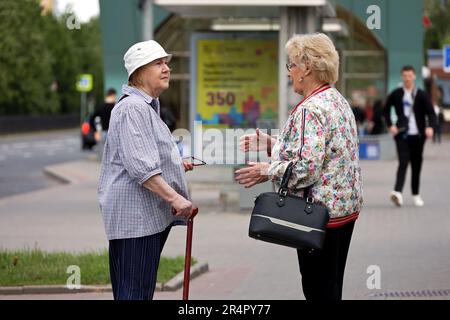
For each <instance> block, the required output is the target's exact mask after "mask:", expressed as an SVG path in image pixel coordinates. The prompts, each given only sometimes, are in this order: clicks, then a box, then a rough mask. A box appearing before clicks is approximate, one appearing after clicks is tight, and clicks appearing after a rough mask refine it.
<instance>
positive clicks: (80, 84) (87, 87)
mask: <svg viewBox="0 0 450 320" xmlns="http://www.w3.org/2000/svg"><path fill="white" fill-rule="evenodd" d="M93 82H94V81H93V77H92V74H89V73H83V74H80V75H78V81H77V91H79V92H89V91H91V90H92V85H93Z"/></svg>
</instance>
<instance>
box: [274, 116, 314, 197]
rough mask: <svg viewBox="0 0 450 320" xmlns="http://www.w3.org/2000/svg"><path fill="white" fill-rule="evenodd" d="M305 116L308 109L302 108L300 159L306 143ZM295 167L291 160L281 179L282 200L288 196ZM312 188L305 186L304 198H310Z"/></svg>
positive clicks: (279, 192) (280, 193) (279, 190)
mask: <svg viewBox="0 0 450 320" xmlns="http://www.w3.org/2000/svg"><path fill="white" fill-rule="evenodd" d="M305 116H306V110H305V109H303V110H302V126H301V128H302V136H301V140H300V141H301V146H300V159H301V155H302V153H301V150H302V149H303V145H304V143H305V132H304V130H305V129H304V128H305ZM293 167H294V162H293V161H291V162H289V164H288V166H287V167H286V170H285V171H284V174H283V179H282V180H281V185H280V189H278V194H279V195H280V201H281V202H282V199H281V198H282V197H286V196H287V194H288V191H289V189H288V183H289V179H290V178H291V175H292V169H293ZM310 190H311V186H308V187H305V188H303V198H306V199H308V197H309V194H310Z"/></svg>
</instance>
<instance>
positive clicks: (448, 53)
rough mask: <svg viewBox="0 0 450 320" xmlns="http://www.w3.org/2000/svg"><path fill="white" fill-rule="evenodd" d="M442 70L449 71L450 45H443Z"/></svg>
mask: <svg viewBox="0 0 450 320" xmlns="http://www.w3.org/2000/svg"><path fill="white" fill-rule="evenodd" d="M443 62H444V71H445V72H448V73H450V45H449V44H447V45H445V46H444V52H443Z"/></svg>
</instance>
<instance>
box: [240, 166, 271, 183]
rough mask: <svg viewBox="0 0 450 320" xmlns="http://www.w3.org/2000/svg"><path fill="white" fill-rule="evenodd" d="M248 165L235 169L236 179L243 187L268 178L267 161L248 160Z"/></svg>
mask: <svg viewBox="0 0 450 320" xmlns="http://www.w3.org/2000/svg"><path fill="white" fill-rule="evenodd" d="M247 164H248V167H245V168H242V169H239V170H236V172H235V174H236V181H237V182H238V183H239V184H243V185H244V187H246V188H250V187H253V186H254V185H255V184H258V183H262V182H266V181H268V180H269V175H268V172H269V167H270V164H269V163H267V162H248V163H247Z"/></svg>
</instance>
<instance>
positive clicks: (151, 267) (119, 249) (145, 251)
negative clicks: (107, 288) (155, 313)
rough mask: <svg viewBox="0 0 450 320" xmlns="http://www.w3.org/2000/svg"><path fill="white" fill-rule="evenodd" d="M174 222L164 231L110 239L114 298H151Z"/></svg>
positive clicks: (110, 268) (110, 262)
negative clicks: (164, 248)
mask: <svg viewBox="0 0 450 320" xmlns="http://www.w3.org/2000/svg"><path fill="white" fill-rule="evenodd" d="M170 228H171V226H169V227H167V229H166V230H164V231H163V232H160V233H157V234H154V235H151V236H146V237H141V238H130V239H118V240H110V241H109V271H110V276H111V284H112V289H113V296H114V300H152V299H153V293H154V292H155V287H156V275H157V272H158V265H159V259H160V257H161V252H162V249H163V247H164V244H165V242H166V240H167V237H168V235H169V231H170Z"/></svg>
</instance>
